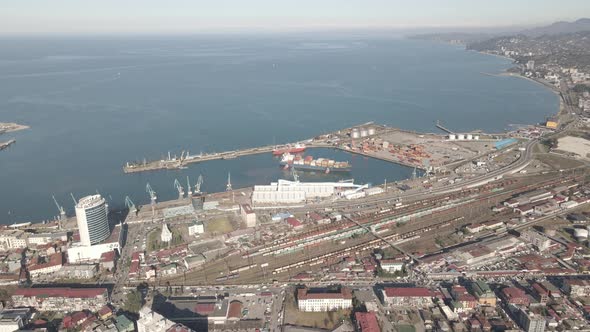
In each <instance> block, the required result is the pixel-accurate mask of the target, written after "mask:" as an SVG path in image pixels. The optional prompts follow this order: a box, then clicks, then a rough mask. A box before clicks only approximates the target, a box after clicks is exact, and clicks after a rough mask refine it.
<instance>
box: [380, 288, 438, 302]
mask: <svg viewBox="0 0 590 332" xmlns="http://www.w3.org/2000/svg"><path fill="white" fill-rule="evenodd" d="M433 296H434V294H433V293H432V291H431V290H429V289H428V288H421V287H408V288H402V287H385V289H383V299H384V301H385V304H388V305H392V306H403V305H409V306H414V307H424V306H428V305H430V304H432V297H433Z"/></svg>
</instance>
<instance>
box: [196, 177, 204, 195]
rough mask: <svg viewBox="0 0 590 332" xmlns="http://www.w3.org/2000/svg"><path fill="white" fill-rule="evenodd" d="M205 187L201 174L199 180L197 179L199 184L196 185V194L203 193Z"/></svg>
mask: <svg viewBox="0 0 590 332" xmlns="http://www.w3.org/2000/svg"><path fill="white" fill-rule="evenodd" d="M202 185H203V176H202V175H201V174H199V178H198V179H197V184H195V194H200V193H201V186H202Z"/></svg>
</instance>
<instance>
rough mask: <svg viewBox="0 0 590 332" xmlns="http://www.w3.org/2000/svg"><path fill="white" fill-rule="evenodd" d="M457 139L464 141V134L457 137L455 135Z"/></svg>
mask: <svg viewBox="0 0 590 332" xmlns="http://www.w3.org/2000/svg"><path fill="white" fill-rule="evenodd" d="M457 139H458V140H460V141H461V140H464V139H465V135H464V134H459V135H457Z"/></svg>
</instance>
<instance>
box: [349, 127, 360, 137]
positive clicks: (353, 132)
mask: <svg viewBox="0 0 590 332" xmlns="http://www.w3.org/2000/svg"><path fill="white" fill-rule="evenodd" d="M350 137H352V138H359V137H361V134H360V133H359V131H358V129H356V128H355V129H353V130H352V133H350Z"/></svg>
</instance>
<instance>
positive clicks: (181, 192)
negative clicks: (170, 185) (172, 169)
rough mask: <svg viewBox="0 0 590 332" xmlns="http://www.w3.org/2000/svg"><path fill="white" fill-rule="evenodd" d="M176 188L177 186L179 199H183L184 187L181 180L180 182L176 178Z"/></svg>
mask: <svg viewBox="0 0 590 332" xmlns="http://www.w3.org/2000/svg"><path fill="white" fill-rule="evenodd" d="M174 188H176V190H178V199H181V198H183V197H184V188H182V185H180V182H178V179H174Z"/></svg>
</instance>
